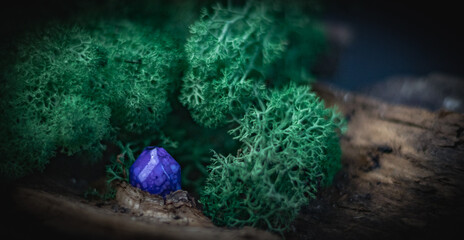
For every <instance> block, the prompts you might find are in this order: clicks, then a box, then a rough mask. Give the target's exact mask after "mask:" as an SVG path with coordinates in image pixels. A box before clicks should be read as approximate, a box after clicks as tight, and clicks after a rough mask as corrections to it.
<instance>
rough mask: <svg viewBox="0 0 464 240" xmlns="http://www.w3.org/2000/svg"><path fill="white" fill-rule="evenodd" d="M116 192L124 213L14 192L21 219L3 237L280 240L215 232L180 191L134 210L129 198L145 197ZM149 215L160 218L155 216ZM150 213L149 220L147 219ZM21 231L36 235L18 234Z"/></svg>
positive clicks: (246, 231) (259, 233)
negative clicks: (120, 199) (157, 213)
mask: <svg viewBox="0 0 464 240" xmlns="http://www.w3.org/2000/svg"><path fill="white" fill-rule="evenodd" d="M127 189H129V190H127ZM119 191H120V193H119V197H120V198H122V199H125V200H122V201H123V202H124V203H123V204H124V205H125V206H127V207H128V208H125V207H123V206H121V205H119V204H117V203H112V204H107V203H98V202H97V203H95V202H88V201H85V200H83V199H82V198H79V197H77V196H65V195H60V194H56V193H50V192H45V191H42V190H37V189H31V188H24V187H20V188H17V189H16V190H15V192H14V193H13V199H12V200H13V201H14V205H15V206H17V208H18V209H20V211H17V212H15V214H18V216H23V217H22V218H20V219H19V220H18V219H15V221H17V223H16V224H15V226H14V228H11V229H5V230H4V231H2V233H4V234H7V235H9V236H13V238H19V239H23V238H31V237H33V236H34V237H37V236H42V235H43V236H44V237H52V238H54V237H58V238H63V239H70V238H72V239H158V240H159V239H198V240H204V239H279V237H278V236H277V235H274V234H271V233H269V232H266V231H263V230H258V229H254V228H251V227H245V228H242V229H227V228H220V227H216V226H214V225H213V224H212V223H211V222H209V220H208V219H207V218H206V217H205V216H203V215H202V214H201V212H199V211H198V209H196V208H195V206H194V205H192V204H193V201H192V200H191V199H185V197H186V196H187V195H186V194H185V193H186V192H184V191H178V192H175V193H173V194H171V197H169V198H167V199H166V201H164V200H163V199H162V197H160V198H161V199H159V198H157V197H154V196H151V197H148V198H144V199H143V200H142V199H139V200H140V201H139V203H140V205H139V207H138V208H135V207H134V206H135V205H134V204H129V203H128V201H127V200H128V197H132V199H137V197H140V196H142V195H143V194H144V193H143V194H142V195H138V196H135V195H137V194H139V193H138V192H137V191H133V189H132V187H128V186H126V190H124V189H119ZM134 193H135V195H131V194H134ZM124 195H125V196H124ZM129 195H130V196H129ZM158 200H159V201H158ZM185 200H186V201H185ZM161 203H162V205H161ZM149 205H151V207H149ZM10 207H11V206H10ZM189 208H192V209H189ZM143 210H145V211H143ZM154 210H159V213H161V214H159V215H156V214H155V213H154V212H153V211H154ZM149 212H151V215H150V214H147V213H149ZM188 212H190V213H193V215H192V214H189V213H188ZM145 214H147V215H145ZM195 214H199V215H201V216H198V215H195ZM177 216H180V217H179V218H178V217H177ZM168 217H172V218H171V219H168ZM186 219H187V220H188V221H186ZM21 221H24V222H21ZM10 224H11V223H10ZM30 224H34V225H36V226H35V228H32V229H31V227H30ZM24 230H26V231H36V232H21V231H24ZM14 236H16V237H14Z"/></svg>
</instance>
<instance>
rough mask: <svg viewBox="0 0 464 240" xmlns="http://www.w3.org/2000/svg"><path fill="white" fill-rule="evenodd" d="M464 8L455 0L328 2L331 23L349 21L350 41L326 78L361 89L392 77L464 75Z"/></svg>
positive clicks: (346, 22) (325, 15)
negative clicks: (335, 66)
mask: <svg viewBox="0 0 464 240" xmlns="http://www.w3.org/2000/svg"><path fill="white" fill-rule="evenodd" d="M462 15H463V12H462V8H460V7H458V6H457V2H456V1H448V0H445V1H410V0H407V1H397V2H395V1H360V0H358V1H329V2H328V3H327V4H326V7H325V11H324V12H323V14H322V17H323V19H325V20H327V21H333V22H340V23H344V24H346V26H347V27H349V29H350V30H351V31H352V33H353V39H352V41H351V44H350V45H349V46H348V47H347V48H346V49H345V50H344V51H343V52H342V54H341V55H340V61H339V65H338V68H337V71H336V72H335V74H333V75H332V76H328V77H324V80H330V81H332V82H335V83H336V84H337V85H339V86H341V87H343V88H347V89H349V90H358V89H360V88H363V87H365V86H368V85H370V84H374V83H375V82H378V81H381V80H384V79H385V78H388V77H390V76H396V75H408V76H424V75H427V74H429V73H436V72H440V73H445V74H449V75H452V76H456V77H460V78H461V79H462V77H463V76H464V65H463V63H464V61H463V56H464V55H463V54H464V47H463V43H464V38H463V30H464V28H463V27H462V24H461V23H462V22H463V21H462V19H461V17H462Z"/></svg>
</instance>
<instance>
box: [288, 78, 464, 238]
mask: <svg viewBox="0 0 464 240" xmlns="http://www.w3.org/2000/svg"><path fill="white" fill-rule="evenodd" d="M315 91H316V92H317V93H318V95H319V96H320V97H321V98H322V99H324V100H325V102H326V104H327V105H329V106H332V105H336V106H337V107H338V108H339V110H340V111H341V112H342V113H343V114H344V115H345V116H346V118H347V119H348V121H349V124H348V131H347V133H346V134H345V135H344V136H343V137H342V139H341V146H342V151H343V157H342V163H343V169H342V170H341V171H340V172H339V174H338V176H337V178H336V179H335V181H334V185H333V186H332V187H329V188H327V189H325V190H323V191H321V193H320V196H319V197H318V199H317V200H314V201H312V202H311V203H310V204H309V206H308V207H306V208H304V209H303V210H302V213H301V214H300V216H299V218H298V220H297V221H296V222H295V232H294V233H291V234H289V237H288V238H289V239H303V238H317V239H379V238H380V239H398V238H414V239H419V238H420V239H424V238H425V239H428V238H438V239H444V238H446V237H447V236H452V234H454V233H457V232H460V233H461V234H460V235H461V236H462V230H461V229H462V227H461V226H460V225H458V220H460V219H462V217H464V205H463V203H464V132H463V131H464V114H459V113H455V112H448V111H439V112H429V111H427V110H424V109H419V108H411V107H405V106H398V105H397V106H395V105H389V104H386V103H383V102H381V101H378V100H374V99H372V98H368V97H363V96H360V95H356V94H353V93H349V92H344V91H340V90H336V89H333V88H330V87H327V86H323V85H316V86H315Z"/></svg>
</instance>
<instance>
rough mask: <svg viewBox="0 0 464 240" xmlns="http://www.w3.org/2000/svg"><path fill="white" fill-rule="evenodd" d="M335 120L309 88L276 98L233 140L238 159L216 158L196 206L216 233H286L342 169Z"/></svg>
mask: <svg viewBox="0 0 464 240" xmlns="http://www.w3.org/2000/svg"><path fill="white" fill-rule="evenodd" d="M341 127H343V121H342V120H341V118H340V116H339V115H338V114H336V113H335V112H334V111H333V110H332V109H327V108H325V107H324V103H323V102H322V101H320V100H319V99H318V98H317V97H316V96H315V94H314V93H311V92H310V91H309V88H308V87H297V86H295V85H291V86H289V87H285V88H283V89H281V90H273V91H272V92H271V93H269V97H268V98H267V99H266V100H264V101H263V102H262V105H260V106H257V107H252V108H250V109H249V110H248V111H247V113H246V114H245V115H244V117H243V118H242V119H240V123H239V126H238V127H237V128H235V129H232V130H231V131H230V133H231V134H232V135H233V136H235V137H234V138H235V139H237V140H239V141H240V142H241V143H242V147H241V149H240V151H239V152H238V153H237V155H235V156H233V155H228V156H223V155H220V154H215V156H214V158H213V163H212V164H211V165H210V167H209V169H210V174H209V176H208V180H207V185H206V188H205V191H204V192H203V197H202V198H201V202H202V203H203V204H204V206H205V213H206V214H207V215H208V216H210V217H211V218H212V219H213V221H214V222H215V223H217V224H219V225H226V226H244V225H251V226H254V227H260V228H265V229H269V230H272V231H276V232H283V231H285V230H288V228H289V227H290V224H291V222H292V221H293V219H295V217H296V216H297V214H298V212H299V209H300V208H301V206H303V205H305V204H307V203H308V200H309V199H311V198H314V197H315V193H316V192H317V190H318V189H319V187H320V186H321V185H324V186H325V185H328V184H330V183H331V181H332V179H333V177H334V174H335V173H336V172H337V171H338V170H339V168H340V155H341V151H340V146H339V144H338V135H337V132H338V131H340V130H341Z"/></svg>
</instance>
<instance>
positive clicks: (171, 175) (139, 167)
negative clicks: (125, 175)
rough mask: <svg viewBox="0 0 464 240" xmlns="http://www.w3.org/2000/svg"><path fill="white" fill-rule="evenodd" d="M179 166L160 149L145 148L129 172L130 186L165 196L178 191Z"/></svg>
mask: <svg viewBox="0 0 464 240" xmlns="http://www.w3.org/2000/svg"><path fill="white" fill-rule="evenodd" d="M180 180H181V177H180V165H179V164H178V163H177V162H176V160H174V158H172V157H171V155H169V153H168V152H166V150H164V148H162V147H152V146H150V147H146V148H145V149H144V150H143V152H142V153H141V154H140V156H139V157H138V158H137V160H135V162H134V164H132V166H131V168H130V170H129V181H130V184H132V186H134V187H137V188H140V189H142V190H144V191H147V192H149V193H151V194H159V195H161V196H163V197H164V196H166V195H167V194H169V193H170V192H174V191H176V190H179V189H180Z"/></svg>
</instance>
